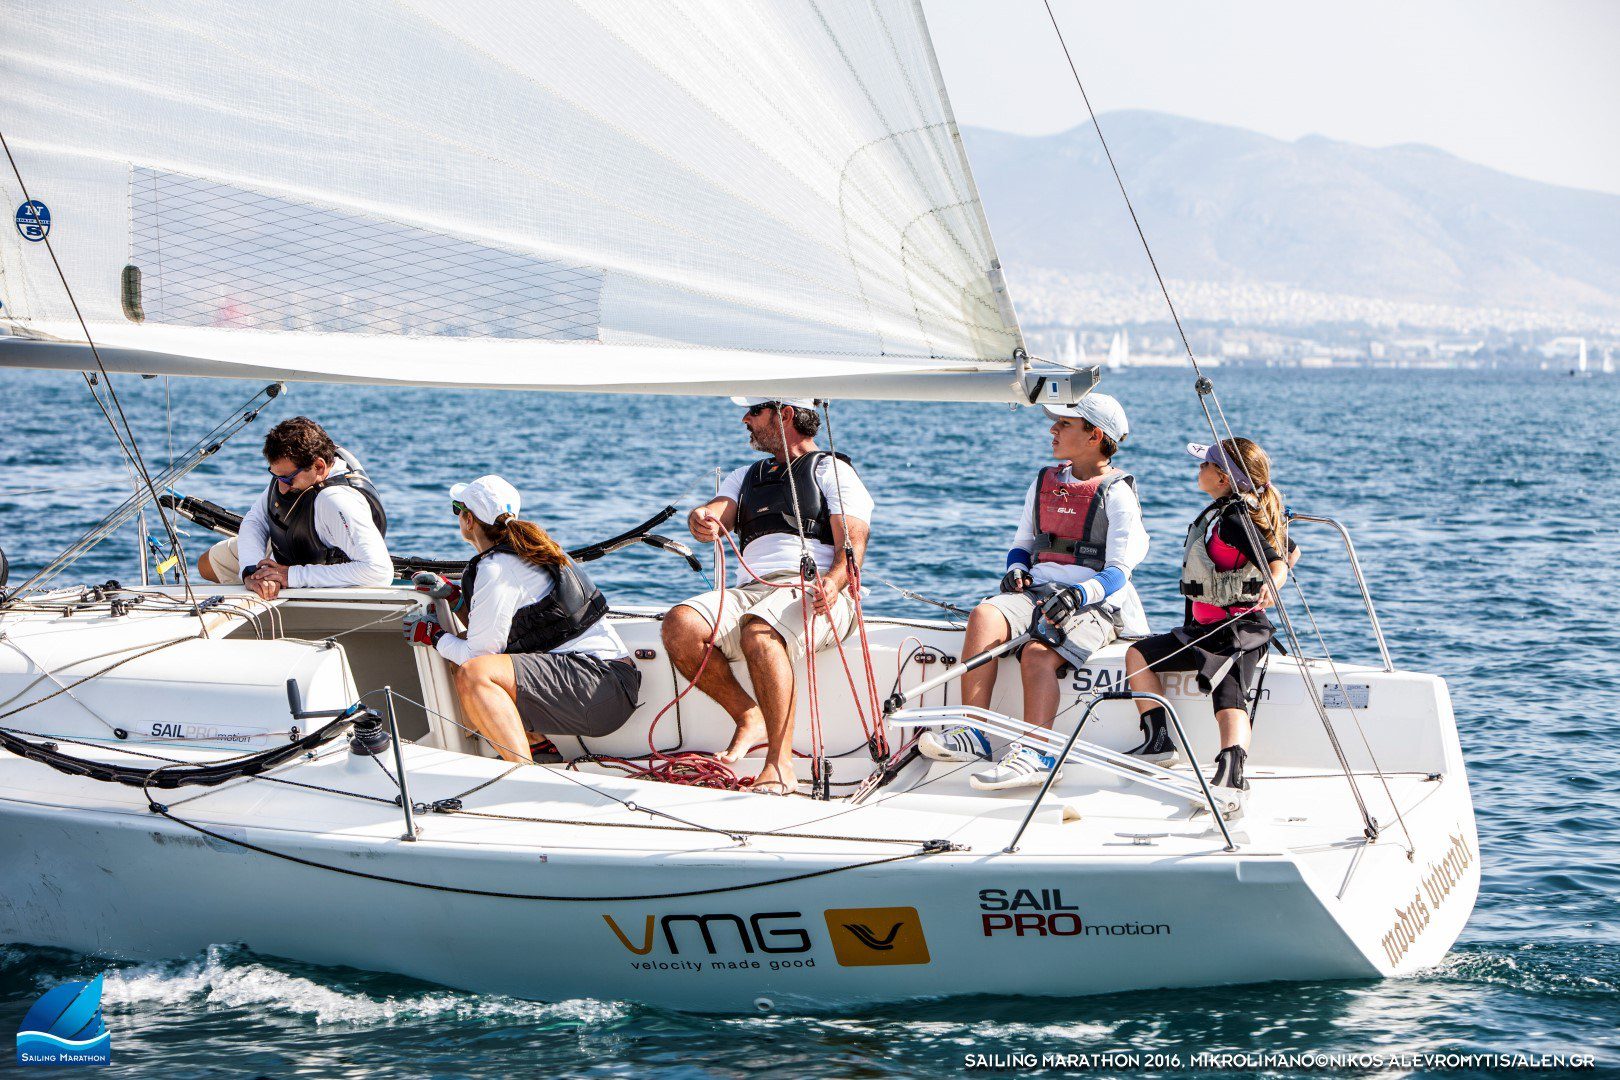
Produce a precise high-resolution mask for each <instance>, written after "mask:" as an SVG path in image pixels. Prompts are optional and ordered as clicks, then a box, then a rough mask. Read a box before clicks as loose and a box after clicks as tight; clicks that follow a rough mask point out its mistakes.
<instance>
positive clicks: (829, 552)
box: [716, 454, 874, 581]
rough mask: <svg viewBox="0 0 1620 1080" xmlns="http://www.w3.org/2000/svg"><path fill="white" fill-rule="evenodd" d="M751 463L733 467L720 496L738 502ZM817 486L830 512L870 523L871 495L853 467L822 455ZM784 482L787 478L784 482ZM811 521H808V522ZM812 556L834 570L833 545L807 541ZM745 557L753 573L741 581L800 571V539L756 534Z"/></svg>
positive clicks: (824, 567) (818, 565)
mask: <svg viewBox="0 0 1620 1080" xmlns="http://www.w3.org/2000/svg"><path fill="white" fill-rule="evenodd" d="M834 465H836V466H837V467H838V473H837V476H836V477H835V476H834V475H833V466H834ZM753 467H754V466H753V465H752V464H748V465H744V466H743V467H742V468H740V469H734V470H732V472H731V474H730V475H729V476H727V477H726V478H725V479H724V480H723V481H721V482H720V490H719V492H718V493H717V496H716V497H717V498H722V499H730V500H731V501H732V502H737V501H738V496H739V495H741V494H742V485H743V477H745V476H747V475H748V470H749V469H751V468H753ZM815 476H816V487H818V488H820V489H821V496H822V498H824V499H825V500H826V501H827V512H828V513H829V514H842V515H843V516H845V517H852V518H859V519H861V520H862V521H864V522H866V523H867V525H871V523H872V509H873V506H874V503H873V502H872V495H871V493H870V492H868V491H867V490H866V485H865V484H863V483H861V478H860V476H859V475H858V474H857V473H856V472H855V470H854V469H852V468H850V467H849V466H848V465H846V464H844V463H843V462H842V461H839V460H838V458H836V457H834V456H833V455H832V454H828V455H827V456H826V457H824V458H822V459H821V461H820V462H819V463H817V465H816V473H815ZM784 483H785V481H784ZM808 524H809V523H808V522H806V525H808ZM806 544H807V545H808V547H809V549H810V555H811V557H812V558H814V559H815V560H816V568H817V569H819V570H820V571H821V572H822V573H823V574H825V573H826V572H827V571H828V570H831V569H832V564H833V559H834V557H835V556H836V555H837V553H836V552H835V551H834V550H833V547H832V545H831V544H823V543H820V542H819V541H816V540H813V539H812V540H807V541H806ZM743 560H744V561H745V562H747V563H748V569H749V570H752V571H753V574H752V575H746V572H744V575H745V576H743V577H740V578H739V580H744V579H745V580H750V581H751V580H753V579H754V578H755V577H764V576H765V575H767V574H771V573H774V572H776V571H778V570H797V569H798V568H799V538H798V537H797V536H794V535H792V534H791V533H769V534H767V535H765V536H760V537H756V538H755V539H754V541H753V542H752V543H750V544H749V545H748V546H747V547H745V548H743Z"/></svg>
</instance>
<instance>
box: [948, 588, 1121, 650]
mask: <svg viewBox="0 0 1620 1080" xmlns="http://www.w3.org/2000/svg"><path fill="white" fill-rule="evenodd" d="M980 603H981V604H988V605H990V606H991V607H993V608H995V609H996V610H997V611H999V612H1001V615H1002V618H1004V619H1006V620H1007V626H1008V628H1009V629H1010V630H1011V631H1012V636H1013V637H1017V636H1018V635H1019V634H1022V633H1023V632H1024V631H1025V630H1028V629H1029V624H1030V622H1031V621H1032V620H1033V619H1034V618H1035V600H1034V598H1033V597H1031V596H1030V595H1029V593H1027V592H1012V593H997V594H996V595H995V596H987V597H985V598H984V599H983V600H982V601H980ZM1063 632H1064V635H1065V637H1066V638H1067V641H1066V642H1065V643H1064V644H1065V648H1064V652H1066V653H1072V654H1073V658H1074V659H1077V660H1079V659H1080V658H1082V657H1089V656H1090V655H1091V654H1092V653H1094V652H1096V651H1097V650H1098V649H1100V648H1102V647H1103V646H1104V645H1107V644H1108V643H1109V642H1110V641H1113V640H1114V639H1115V638H1117V637H1118V636H1119V627H1118V626H1116V625H1115V623H1114V616H1113V615H1112V614H1111V613H1109V612H1106V611H1099V610H1098V609H1096V608H1090V609H1088V610H1086V611H1082V612H1080V614H1078V615H1076V616H1075V617H1074V618H1073V619H1071V620H1069V624H1068V625H1067V626H1065V627H1063ZM1019 651H1020V652H1021V651H1022V650H1019ZM1082 662H1083V661H1082Z"/></svg>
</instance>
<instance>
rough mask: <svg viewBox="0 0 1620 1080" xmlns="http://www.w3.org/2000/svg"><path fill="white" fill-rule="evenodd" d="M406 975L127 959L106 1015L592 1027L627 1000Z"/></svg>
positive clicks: (233, 949) (213, 953) (246, 957)
mask: <svg viewBox="0 0 1620 1080" xmlns="http://www.w3.org/2000/svg"><path fill="white" fill-rule="evenodd" d="M418 985H419V984H416V983H413V982H412V981H411V980H408V979H401V978H397V977H388V976H377V975H371V974H368V973H364V972H350V971H347V970H343V971H339V970H336V969H324V968H321V969H317V968H306V967H305V966H304V965H300V964H294V963H282V962H274V963H272V962H268V961H266V960H264V959H263V958H260V957H257V956H255V955H253V954H252V953H250V952H248V951H247V950H245V949H242V948H240V947H238V946H226V945H215V946H210V947H209V948H208V949H207V950H206V951H205V952H203V953H202V954H201V955H198V956H194V957H191V958H190V959H186V960H165V961H155V962H151V963H141V964H132V965H129V966H127V967H122V968H118V969H115V970H113V971H109V972H108V973H107V982H106V991H105V995H104V1000H105V1002H106V1007H107V1009H108V1011H109V1012H110V1013H116V1012H119V1011H125V1010H129V1011H137V1010H138V1011H140V1012H151V1011H153V1010H158V1011H164V1010H168V1009H174V1008H182V1009H186V1010H192V1011H196V1012H216V1013H217V1012H225V1011H243V1012H248V1013H251V1014H253V1015H254V1016H258V1017H261V1018H262V1017H263V1016H264V1015H265V1014H266V1013H272V1014H279V1015H280V1016H281V1017H282V1018H284V1019H285V1018H296V1019H301V1020H305V1021H309V1022H313V1023H315V1024H317V1025H323V1026H324V1025H350V1026H355V1027H386V1026H389V1025H393V1024H417V1023H422V1022H444V1021H455V1022H464V1023H474V1024H476V1023H500V1024H514V1023H522V1024H525V1025H529V1026H530V1027H531V1028H536V1029H539V1028H556V1027H566V1026H569V1025H572V1024H580V1025H591V1024H599V1023H603V1022H607V1021H612V1020H616V1019H619V1018H620V1017H622V1016H623V1015H624V1014H625V1013H626V1011H627V1006H624V1005H619V1004H614V1003H610V1002H597V1001H564V1002H558V1003H555V1004H542V1003H539V1002H532V1001H522V1000H519V999H517V998H509V997H502V996H500V995H495V994H469V993H461V992H458V991H454V990H446V989H443V988H442V987H428V986H426V985H421V987H420V989H415V987H417V986H418Z"/></svg>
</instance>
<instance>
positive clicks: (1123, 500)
mask: <svg viewBox="0 0 1620 1080" xmlns="http://www.w3.org/2000/svg"><path fill="white" fill-rule="evenodd" d="M1058 479H1059V480H1060V481H1062V482H1064V483H1069V484H1072V483H1075V482H1076V481H1075V478H1074V474H1073V473H1072V472H1070V471H1069V467H1068V466H1067V465H1065V466H1064V467H1063V471H1062V472H1061V473H1059V474H1058ZM1040 497H1041V481H1040V477H1039V476H1037V477H1036V478H1035V480H1034V482H1033V483H1031V484H1030V485H1029V494H1027V495H1025V496H1024V515H1023V517H1022V518H1020V519H1019V521H1018V533H1017V535H1015V536H1014V537H1013V542H1012V546H1013V547H1015V548H1023V549H1024V550H1025V551H1029V552H1033V551H1034V550H1035V524H1036V518H1035V511H1036V508H1037V505H1038V504H1039V502H1040ZM1103 508H1104V509H1105V510H1107V512H1108V551H1107V553H1106V555H1105V556H1104V564H1105V566H1117V567H1119V568H1120V569H1121V570H1123V571H1124V572H1125V586H1124V588H1122V589H1120V590H1119V591H1118V592H1115V593H1113V594H1112V595H1110V596H1109V597H1108V598H1107V599H1106V600H1104V601H1103V607H1104V608H1107V609H1108V610H1110V611H1117V612H1119V614H1120V632H1121V633H1122V634H1124V635H1125V636H1127V637H1145V636H1147V633H1148V623H1147V614H1146V613H1145V612H1144V611H1143V610H1142V600H1141V598H1140V597H1138V596H1137V595H1136V586H1135V585H1134V584H1133V583H1132V582H1131V572H1132V571H1134V570H1135V569H1136V567H1137V565H1138V564H1140V563H1141V561H1142V560H1143V559H1145V558H1147V553H1148V533H1147V527H1146V526H1145V525H1143V524H1142V504H1141V503H1139V502H1138V501H1137V499H1136V491H1135V489H1134V488H1132V487H1131V486H1130V485H1129V484H1126V483H1116V484H1111V485H1110V486H1109V488H1108V491H1107V493H1106V494H1105V495H1104V497H1103ZM1029 576H1030V577H1032V578H1034V579H1035V583H1036V584H1037V585H1044V584H1046V583H1048V582H1056V583H1057V584H1060V585H1078V584H1080V583H1081V582H1082V581H1089V580H1090V579H1092V578H1094V577H1096V576H1097V571H1095V570H1093V569H1091V568H1090V567H1086V566H1080V565H1078V564H1065V563H1057V562H1036V563H1034V564H1033V565H1032V566H1031V567H1030V570H1029Z"/></svg>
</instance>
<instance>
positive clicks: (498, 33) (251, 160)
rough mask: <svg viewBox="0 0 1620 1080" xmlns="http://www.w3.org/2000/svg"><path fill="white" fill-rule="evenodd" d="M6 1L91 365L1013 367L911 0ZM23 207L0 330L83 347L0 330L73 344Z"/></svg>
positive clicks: (61, 296) (546, 379)
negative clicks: (94, 358)
mask: <svg viewBox="0 0 1620 1080" xmlns="http://www.w3.org/2000/svg"><path fill="white" fill-rule="evenodd" d="M4 7H5V8H6V9H7V15H8V18H7V20H6V21H7V23H8V25H11V26H13V27H14V28H15V29H16V30H17V32H16V33H13V34H10V35H7V39H6V42H5V43H4V44H3V45H0V85H3V86H4V87H5V91H4V95H5V109H4V113H3V118H4V119H3V122H4V129H3V130H4V134H5V136H6V138H7V141H8V143H9V145H10V147H11V149H12V152H13V153H14V154H15V156H16V159H17V164H18V166H19V168H20V170H21V173H22V179H23V182H24V183H25V184H26V185H27V188H28V195H29V197H30V198H31V199H32V200H34V201H35V202H37V203H40V204H43V205H44V206H45V207H46V210H47V212H48V214H49V239H50V241H51V244H52V245H53V246H54V247H55V249H56V252H57V255H58V256H59V257H60V259H61V261H62V266H63V270H64V271H65V273H66V276H67V278H68V281H69V283H70V284H71V285H72V286H73V288H74V292H75V295H76V296H77V298H78V301H79V304H80V307H81V309H82V310H83V313H84V316H85V318H86V319H87V320H88V321H89V323H90V328H91V332H92V335H93V337H94V338H95V340H96V342H97V344H98V345H100V346H102V347H103V348H104V350H105V355H106V358H108V359H109V360H110V366H112V367H115V368H122V369H124V370H142V371H161V372H172V373H183V374H214V375H246V374H252V375H256V376H274V377H287V378H306V379H308V378H315V379H328V380H336V381H364V382H410V383H428V384H441V385H483V386H522V387H549V388H563V389H569V388H577V389H594V388H610V389H612V388H619V389H633V390H655V391H657V390H661V391H666V392H687V393H715V392H720V391H722V390H729V389H734V388H736V387H738V386H743V385H747V384H749V383H750V382H757V383H758V384H761V385H767V384H770V385H783V380H785V379H791V380H797V381H796V382H794V383H793V385H800V386H809V385H811V384H816V385H822V384H823V383H825V381H826V380H843V382H841V383H839V384H838V385H839V386H840V388H841V390H842V392H845V393H849V392H850V390H851V387H853V389H854V392H855V393H857V394H859V393H860V392H861V391H862V389H865V390H867V391H870V392H871V393H872V394H873V395H874V396H884V394H885V386H886V385H889V384H892V383H893V380H894V378H895V376H901V375H909V374H910V373H916V372H963V371H994V372H995V373H996V374H997V377H996V378H994V379H986V380H983V382H984V383H985V384H986V385H987V386H993V387H994V391H993V393H988V394H982V395H981V394H980V393H979V392H978V391H974V392H973V393H971V394H967V393H964V392H963V391H962V390H960V389H956V390H948V391H943V392H942V393H941V394H940V395H939V396H946V397H951V396H999V397H1007V396H1009V395H1010V394H1011V380H1010V378H1003V377H1001V376H1004V375H1008V374H1010V372H1011V370H1012V364H1013V358H1014V356H1015V353H1016V352H1017V351H1018V350H1019V348H1020V347H1021V345H1022V340H1021V337H1020V334H1019V330H1018V326H1017V322H1016V319H1015V317H1014V315H1013V312H1012V307H1011V304H1010V303H1009V301H1008V298H1007V296H1006V292H1005V287H1004V284H1003V282H1002V278H1001V271H1000V267H999V264H998V262H997V258H996V253H995V249H994V246H993V244H992V242H991V238H990V233H989V228H988V226H987V224H986V222H985V218H984V213H983V210H982V207H981V205H980V202H979V198H978V194H977V192H976V190H975V187H974V184H973V179H972V176H971V175H970V173H969V170H968V165H967V161H966V158H965V157H964V155H963V153H962V148H961V142H960V138H959V135H958V133H957V129H956V124H955V121H954V119H953V117H952V114H951V109H950V104H949V102H948V100H947V98H946V94H945V88H944V85H943V83H942V82H941V79H940V75H939V71H938V67H937V65H936V62H935V59H934V55H933V50H932V46H931V44H930V42H929V39H928V33H927V29H926V26H925V25H924V21H923V16H922V12H921V8H920V6H919V5H918V4H917V3H915V2H912V0H783V2H780V3H766V2H741V0H664V2H660V3H657V4H609V3H599V4H593V3H586V2H580V3H568V2H564V0H526V2H521V3H520V2H505V0H419V2H387V0H366V2H356V3H345V4H330V3H315V2H313V0H288V2H282V3H276V4H261V5H249V6H236V7H232V8H231V9H230V10H229V11H222V10H221V9H220V8H218V7H217V6H215V5H211V4H208V3H204V2H202V0H189V2H188V0H150V2H130V3H115V2H112V0H101V2H97V0H62V2H59V3H52V4H48V5H28V6H27V7H26V9H25V8H24V6H23V5H21V4H20V3H17V2H16V0H4ZM24 31H25V32H24ZM0 189H3V192H4V194H5V196H6V197H7V199H8V200H9V201H8V202H7V203H6V209H7V211H8V213H10V212H11V211H12V210H13V208H17V207H20V206H22V204H23V202H24V197H23V193H22V191H21V190H20V188H19V186H18V184H17V182H16V179H15V178H14V177H13V176H11V175H10V174H9V171H8V172H7V174H6V175H5V176H4V177H3V179H0ZM23 216H24V217H28V214H26V213H25V214H23ZM38 217H39V215H38V214H37V213H36V214H34V216H33V218H31V219H30V220H29V221H22V220H19V223H18V226H17V227H16V228H12V227H11V226H10V224H9V223H8V225H7V226H6V228H5V229H4V231H3V239H0V303H3V305H4V306H3V307H0V316H4V318H5V320H6V323H7V324H8V325H9V326H10V328H11V329H12V331H13V334H14V335H16V336H15V337H13V338H12V339H11V340H10V341H7V339H5V338H4V337H0V355H3V357H4V359H5V361H6V362H11V363H22V364H36V365H40V366H78V365H81V364H85V363H87V362H88V360H87V358H85V357H82V356H80V355H79V353H80V352H82V349H80V348H71V349H63V348H61V347H57V346H45V347H39V346H37V345H35V344H33V343H32V342H31V341H24V340H21V339H23V338H28V339H34V340H36V341H37V340H39V339H47V340H55V341H58V342H80V341H82V340H83V334H82V333H81V332H80V331H79V329H78V326H77V324H76V322H75V321H74V319H73V315H72V309H71V308H70V306H69V304H68V299H67V295H66V293H65V291H64V290H63V287H62V285H61V283H60V281H59V280H58V279H57V276H56V271H55V269H54V268H53V267H52V265H51V260H50V256H49V253H48V252H47V250H46V245H45V244H44V243H41V242H39V241H38V240H37V239H35V238H33V237H31V236H30V235H28V234H29V233H30V232H31V231H32V232H35V233H37V232H38V231H39V226H40V222H39V220H38ZM130 268H133V269H130ZM851 379H853V380H854V381H853V383H851V382H850V380H851ZM886 381H887V382H886ZM942 381H944V382H958V381H961V380H950V379H947V380H942ZM969 381H971V380H969ZM890 388H891V389H892V388H893V387H892V385H891V386H890ZM893 396H914V395H913V394H911V393H896V394H894V395H893Z"/></svg>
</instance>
